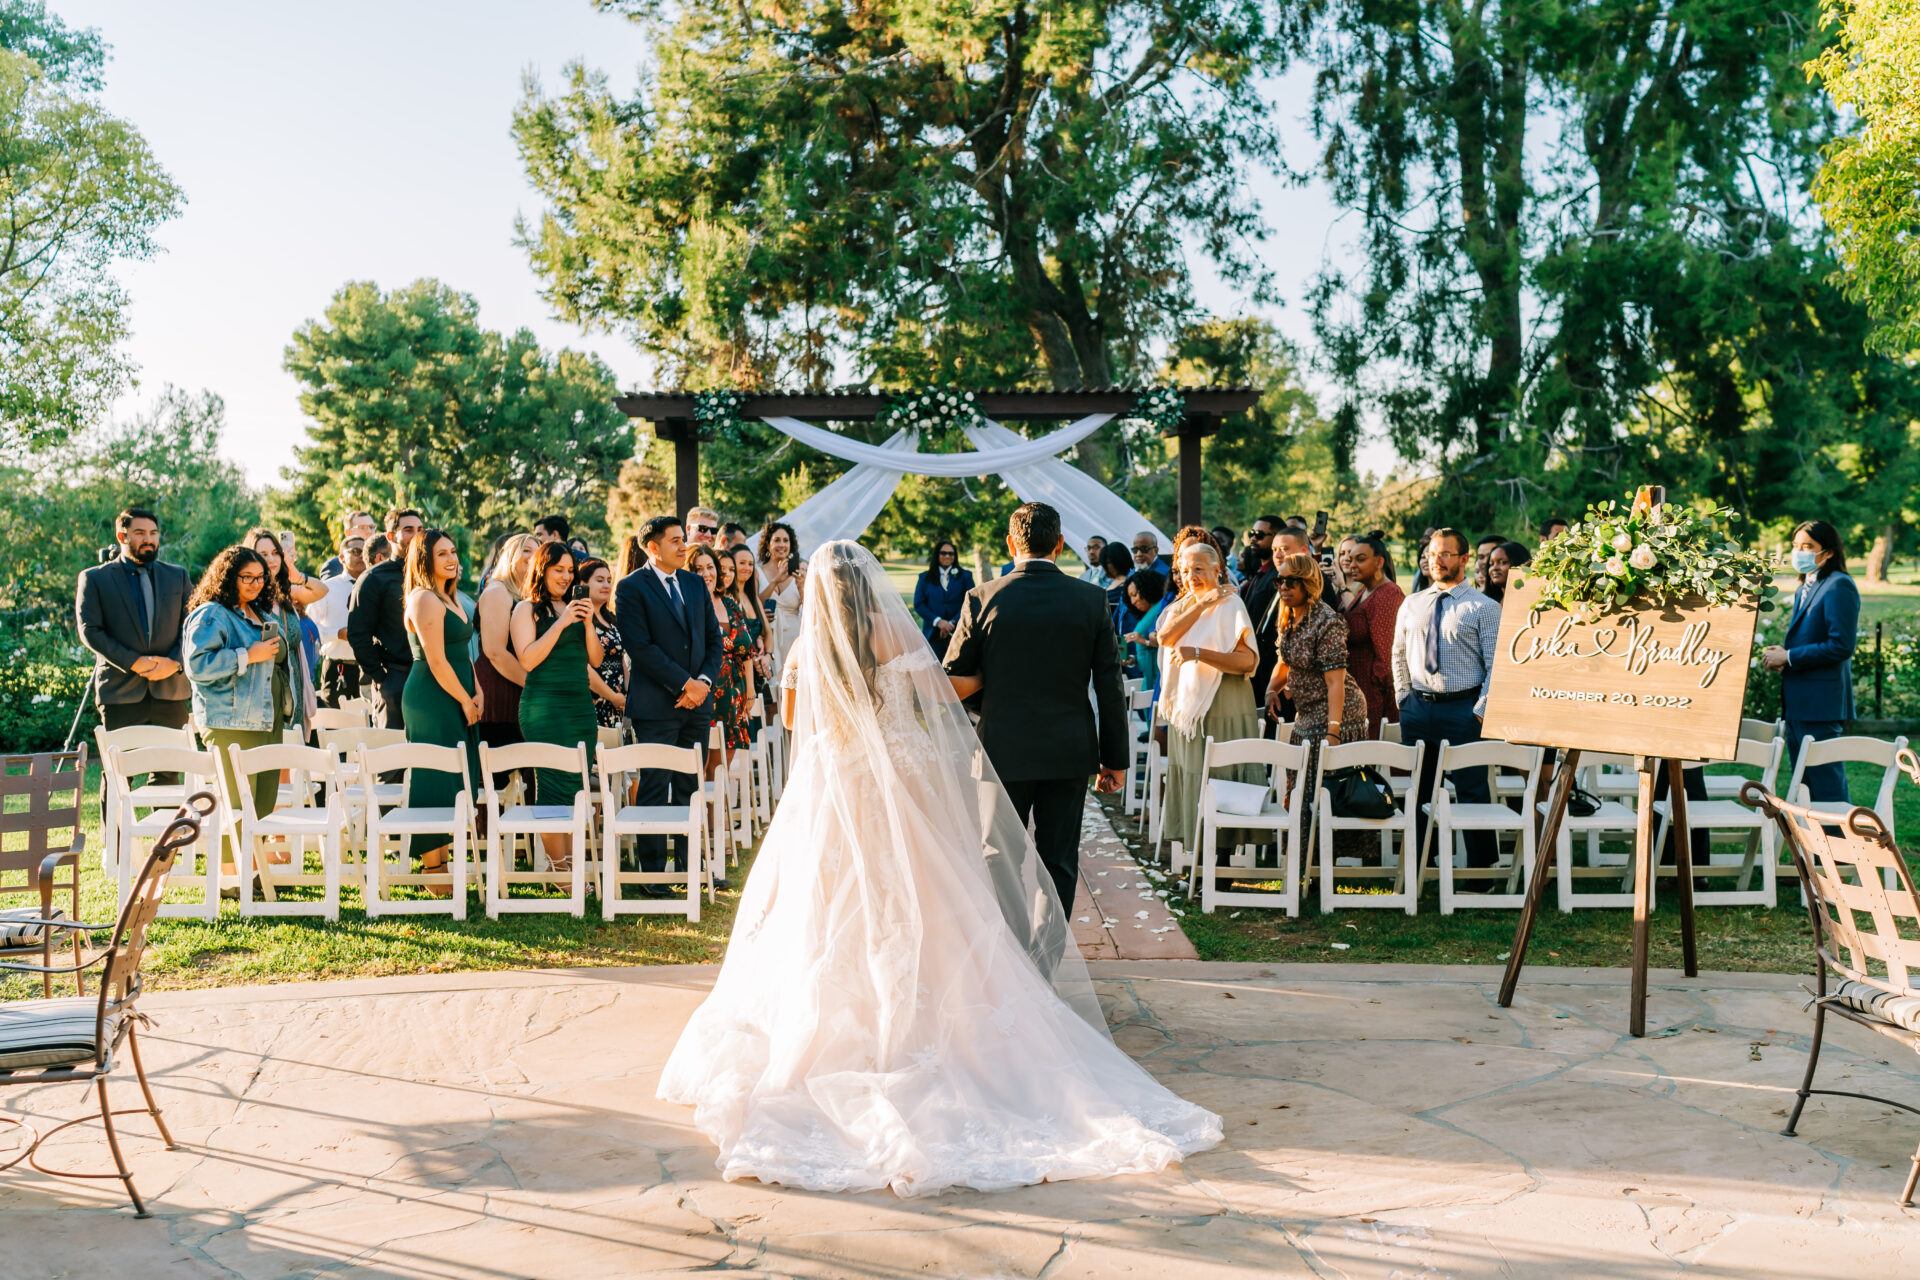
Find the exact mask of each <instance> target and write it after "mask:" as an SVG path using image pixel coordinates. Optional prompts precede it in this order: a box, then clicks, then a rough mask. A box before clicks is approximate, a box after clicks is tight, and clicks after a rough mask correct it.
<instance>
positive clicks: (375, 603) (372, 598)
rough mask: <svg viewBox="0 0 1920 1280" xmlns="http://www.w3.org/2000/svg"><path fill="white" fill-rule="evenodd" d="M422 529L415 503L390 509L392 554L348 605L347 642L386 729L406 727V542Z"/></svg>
mask: <svg viewBox="0 0 1920 1280" xmlns="http://www.w3.org/2000/svg"><path fill="white" fill-rule="evenodd" d="M420 529H421V521H420V513H419V512H418V511H415V510H414V509H413V508H412V507H405V508H402V509H401V510H398V511H390V512H388V513H387V534H386V537H387V543H388V546H389V547H390V548H391V554H392V557H393V558H392V559H390V560H386V561H383V562H382V563H380V564H376V565H374V566H373V568H371V569H369V570H367V571H366V572H365V573H363V574H361V575H360V580H359V581H358V582H356V583H354V584H353V596H352V603H351V604H349V605H348V606H347V644H348V646H349V647H350V648H351V649H352V650H353V656H354V658H355V659H356V660H357V661H358V662H359V663H360V679H361V682H362V687H364V688H366V689H368V690H369V691H371V692H372V694H373V709H374V711H375V713H376V714H378V716H379V718H380V727H381V728H383V729H404V728H406V727H407V717H406V712H405V711H404V710H402V708H401V706H400V695H401V691H402V690H404V689H405V688H406V687H407V672H408V671H409V670H411V669H412V667H413V647H412V646H411V645H409V644H408V643H407V588H406V573H407V567H406V559H407V544H408V543H409V542H411V541H412V540H413V537H414V535H415V534H417V533H419V532H420Z"/></svg>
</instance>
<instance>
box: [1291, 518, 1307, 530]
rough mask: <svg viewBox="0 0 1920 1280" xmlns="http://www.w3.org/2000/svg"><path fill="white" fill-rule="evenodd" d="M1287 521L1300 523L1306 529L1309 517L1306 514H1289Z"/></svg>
mask: <svg viewBox="0 0 1920 1280" xmlns="http://www.w3.org/2000/svg"><path fill="white" fill-rule="evenodd" d="M1287 523H1288V524H1297V525H1299V526H1300V527H1301V528H1302V529H1304V528H1306V527H1307V518H1306V517H1305V516H1288V517H1287Z"/></svg>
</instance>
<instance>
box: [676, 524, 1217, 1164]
mask: <svg viewBox="0 0 1920 1280" xmlns="http://www.w3.org/2000/svg"><path fill="white" fill-rule="evenodd" d="M807 580H808V585H807V596H808V599H807V609H806V613H805V614H804V621H803V623H802V627H801V634H800V637H799V639H798V641H797V642H796V643H795V645H794V647H793V653H792V655H791V657H790V658H789V659H788V661H787V665H786V668H785V670H784V672H783V674H782V679H781V687H782V715H783V717H784V718H786V719H787V720H788V723H789V724H790V725H791V726H792V728H793V734H794V755H793V774H792V776H791V778H789V780H788V783H787V789H786V792H785V794H784V795H783V796H782V798H781V802H780V809H779V811H778V813H776V814H775V816H774V819H773V823H772V825H771V826H770V827H768V829H767V834H766V836H765V838H764V840H763V842H762V844H761V846H760V853H759V855H758V857H757V858H756V859H755V862H754V866H753V873H752V875H751V876H750V877H749V878H748V880H747V884H746V888H745V890H744V891H743V893H742V894H741V899H740V909H739V914H738V916H737V918H736V921H735V924H734V929H733V937H732V938H731V940H730V941H729V942H728V944H727V958H726V962H725V964H723V965H722V966H721V970H720V975H719V978H718V979H717V980H716V982H715V983H714V988H713V993H712V994H711V995H710V996H708V997H707V1000H706V1002H705V1003H704V1004H702V1005H701V1006H700V1008H699V1009H697V1010H696V1011H695V1012H694V1015H693V1017H692V1019H691V1020H690V1021H689V1022H688V1024H687V1028H686V1030H685V1031H684V1032H683V1033H682V1034H681V1037H680V1041H679V1043H678V1044H677V1045H675V1046H674V1050H673V1054H672V1056H671V1057H670V1058H669V1059H668V1061H667V1066H666V1070H665V1071H664V1072H663V1073H662V1075H661V1079H660V1096H661V1097H662V1098H665V1099H668V1100H670V1101H674V1102H682V1103H687V1104H689V1105H691V1106H692V1107H693V1108H694V1114H693V1121H694V1124H695V1125H696V1126H697V1127H698V1128H699V1129H700V1130H701V1132H703V1133H705V1134H706V1135H707V1136H708V1137H709V1138H711V1139H712V1140H713V1142H714V1144H715V1145H716V1146H717V1147H718V1148H719V1159H718V1161H717V1164H718V1166H719V1169H720V1172H721V1175H722V1176H723V1177H725V1178H727V1179H729V1180H732V1179H736V1178H757V1179H759V1180H760V1181H762V1182H778V1183H782V1184H785V1185H787V1186H795V1187H805V1188H809V1189H811V1190H816V1191H864V1190H872V1189H876V1188H880V1187H891V1188H892V1189H893V1190H894V1191H895V1192H896V1193H897V1194H899V1195H903V1196H905V1195H920V1194H927V1193H931V1192H936V1191H940V1190H942V1189H944V1188H947V1187H957V1186H964V1187H973V1188H976V1189H980V1190H994V1189H997V1188H1001V1187H1012V1186H1020V1185H1024V1184H1027V1183H1035V1182H1046V1181H1054V1180H1058V1179H1063V1178H1099V1177H1107V1176H1110V1175H1113V1174H1121V1173H1150V1172H1154V1171H1157V1170H1160V1169H1164V1168H1165V1167H1167V1166H1168V1165H1169V1164H1172V1163H1174V1162H1176V1161H1178V1160H1179V1159H1180V1158H1181V1156H1182V1155H1184V1154H1186V1153H1188V1152H1192V1151H1198V1150H1201V1149H1204V1148H1206V1147H1210V1146H1213V1145H1214V1144H1215V1143H1217V1142H1219V1141H1220V1120H1219V1117H1218V1116H1215V1115H1213V1114H1212V1113H1211V1112H1209V1111H1207V1110H1205V1109H1204V1108H1201V1107H1198V1106H1195V1105H1194V1104H1193V1103H1190V1102H1186V1101H1184V1100H1182V1099H1181V1098H1179V1097H1177V1096H1175V1095H1174V1094H1173V1093H1171V1092H1169V1091H1168V1090H1167V1089H1166V1088H1165V1087H1164V1086H1162V1085H1161V1084H1159V1083H1158V1082H1157V1081H1155V1080H1154V1079H1153V1078H1152V1077H1151V1076H1149V1075H1148V1074H1147V1073H1146V1072H1145V1071H1144V1070H1142V1069H1141V1067H1140V1066H1139V1064H1137V1063H1135V1062H1134V1061H1133V1060H1132V1059H1131V1058H1129V1057H1127V1055H1126V1054H1125V1053H1123V1052H1122V1051H1121V1050H1120V1049H1119V1048H1118V1047H1116V1046H1115V1045H1114V1043H1113V1039H1112V1037H1111V1036H1110V1035H1109V1034H1108V1032H1107V1024H1106V1020H1105V1019H1104V1017H1102V1015H1101V1012H1100V1004H1099V1001H1098V1000H1097V999H1096V998H1095V997H1094V993H1093V987H1092V984H1091V982H1090V981H1089V980H1088V977H1087V969H1086V965H1085V963H1084V962H1083V961H1082V960H1081V958H1080V952H1079V949H1078V948H1077V947H1076V946H1075V945H1074V943H1073V937H1072V934H1071V932H1070V931H1069V929H1068V926H1067V920H1066V915H1065V912H1064V910H1063V908H1062V906H1061V903H1060V901H1059V898H1058V895H1057V893H1056V891H1055V889H1054V885H1053V877H1052V876H1051V875H1049V874H1048V873H1047V870H1046V868H1045V866H1044V865H1043V864H1042V863H1041V861H1040V858H1039V855H1038V854H1037V853H1036V852H1035V850H1034V847H1033V842H1032V840H1031V839H1030V838H1029V837H1028V835H1027V831H1026V828H1025V826H1024V824H1022V823H1021V821H1020V819H1019V817H1018V816H1017V815H1016V814H1015V812H1014V809H1013V804H1012V802H1011V801H1010V800H1008V798H1007V793H1006V789H1005V788H1004V787H1002V786H1001V785H1000V781H999V778H998V776H997V775H996V774H995V773H994V771H993V765H992V764H991V763H990V762H989V761H988V760H987V757H986V753H985V751H983V750H982V749H981V746H980V739H979V737H978V736H977V735H976V734H975V732H974V729H973V724H972V722H971V721H970V720H969V719H968V718H967V714H966V712H965V710H964V709H963V708H962V707H961V705H960V701H959V699H958V698H956V697H955V696H954V692H953V686H952V684H951V683H950V682H949V681H948V679H947V677H946V674H945V673H944V672H943V671H942V670H941V669H940V664H939V662H938V660H937V659H935V657H934V655H933V651H932V650H931V649H929V648H928V647H927V642H926V640H925V639H924V638H922V636H921V634H920V629H919V627H918V626H916V625H915V623H914V621H913V618H912V617H911V616H910V615H909V614H908V613H907V610H906V606H905V605H904V604H903V603H902V602H901V600H900V596H899V593H898V592H897V591H895V590H894V588H893V587H892V585H891V584H890V583H889V582H888V581H887V576H886V573H885V571H884V570H883V569H882V568H881V567H880V563H879V562H878V561H877V560H875V559H874V558H873V556H872V555H871V554H869V553H868V552H867V551H866V550H864V549H863V548H861V547H860V546H859V545H858V544H856V543H852V542H829V543H827V544H826V545H825V546H823V547H821V548H820V549H819V550H818V551H816V552H815V553H814V555H813V558H812V560H811V562H810V565H809V572H808V574H807ZM1241 683H1242V684H1245V683H1246V682H1245V680H1244V679H1242V681H1241Z"/></svg>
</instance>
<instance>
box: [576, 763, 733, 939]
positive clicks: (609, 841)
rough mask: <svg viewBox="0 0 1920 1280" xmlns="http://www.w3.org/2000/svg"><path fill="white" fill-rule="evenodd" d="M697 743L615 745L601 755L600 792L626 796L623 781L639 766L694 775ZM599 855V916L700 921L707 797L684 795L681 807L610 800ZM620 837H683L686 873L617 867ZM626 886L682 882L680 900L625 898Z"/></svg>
mask: <svg viewBox="0 0 1920 1280" xmlns="http://www.w3.org/2000/svg"><path fill="white" fill-rule="evenodd" d="M703 756H704V753H703V752H702V751H701V750H700V749H699V748H698V747H669V746H664V745H662V744H660V743H655V742H636V743H634V744H632V745H631V746H624V747H614V748H612V749H611V750H605V751H602V752H601V753H600V756H599V761H598V764H599V769H600V790H601V793H602V794H603V795H609V796H625V795H626V794H627V780H628V779H629V778H630V777H633V776H635V775H637V774H638V773H639V772H640V770H642V769H670V770H672V771H673V772H675V773H691V774H695V775H698V774H699V773H700V771H701V768H702V766H703V765H704V764H705V760H704V759H703ZM601 829H602V834H601V843H602V847H603V853H602V855H601V858H600V914H601V916H602V917H603V918H604V919H607V920H611V919H613V918H614V917H615V916H622V915H659V914H665V913H672V914H675V915H684V916H686V918H687V919H688V921H689V922H691V923H694V924H698V923H699V922H700V886H701V884H702V882H703V881H704V880H706V879H707V878H708V877H707V872H706V870H705V869H706V866H707V863H708V862H709V859H708V858H707V856H706V846H707V809H706V798H705V797H704V796H700V795H691V796H689V797H687V802H686V803H685V804H683V805H678V806H676V805H672V804H663V805H633V804H609V805H608V807H607V809H606V813H605V816H604V818H603V819H602V824H601ZM622 836H684V837H686V841H687V869H686V870H684V871H624V870H622V869H621V867H620V838H621V837H622ZM630 884H684V885H685V886H686V891H687V896H686V897H685V898H684V899H669V898H638V899H627V898H624V897H623V896H622V895H621V892H620V890H621V887H622V886H624V885H630Z"/></svg>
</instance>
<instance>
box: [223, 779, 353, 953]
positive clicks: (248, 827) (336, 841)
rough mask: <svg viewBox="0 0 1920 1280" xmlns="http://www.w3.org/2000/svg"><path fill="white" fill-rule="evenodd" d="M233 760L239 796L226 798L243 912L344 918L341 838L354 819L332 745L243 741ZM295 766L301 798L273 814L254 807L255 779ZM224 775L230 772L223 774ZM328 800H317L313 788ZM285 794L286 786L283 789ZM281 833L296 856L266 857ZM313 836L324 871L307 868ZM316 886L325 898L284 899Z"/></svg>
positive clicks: (298, 794)
mask: <svg viewBox="0 0 1920 1280" xmlns="http://www.w3.org/2000/svg"><path fill="white" fill-rule="evenodd" d="M227 751H228V753H229V755H230V756H231V758H232V760H233V775H234V778H233V781H234V786H235V788H236V789H237V790H238V792H239V794H237V795H232V794H229V795H228V796H227V797H226V807H227V811H228V813H229V814H230V815H231V820H232V826H233V828H234V830H235V833H236V836H237V838H236V840H235V842H234V843H235V845H236V846H237V847H238V849H239V857H238V864H239V881H240V914H241V915H243V916H254V915H280V916H321V917H324V918H325V919H327V920H338V919H339V918H340V842H341V839H342V833H343V831H344V830H345V828H346V825H347V814H346V807H345V805H344V804H343V803H342V801H341V799H340V773H341V771H340V762H339V760H338V758H337V757H335V756H334V754H333V753H332V752H331V751H326V750H323V749H321V748H319V747H299V746H288V745H286V744H278V745H274V746H267V747H254V748H252V749H251V750H249V749H247V748H244V747H241V746H239V745H238V744H234V745H230V746H229V747H228V748H227ZM283 770H285V771H290V772H292V774H293V775H294V776H295V778H296V779H300V780H302V781H301V782H300V783H297V784H296V793H295V795H294V800H295V803H293V804H283V805H281V806H280V807H278V808H276V809H274V810H273V812H271V813H258V812H256V811H255V810H254V807H253V778H254V775H256V774H262V773H270V774H272V775H274V776H275V777H276V778H277V777H278V776H279V775H280V773H281V772H282V771H283ZM221 776H222V778H223V779H224V777H225V774H224V772H223V773H222V775H221ZM316 785H317V786H318V787H319V789H320V790H321V792H322V793H323V794H324V797H325V798H324V799H321V800H319V802H318V803H315V801H316V796H315V793H314V790H313V788H314V786H316ZM282 791H283V793H284V791H285V788H284V787H283V788H282ZM271 839H278V840H283V841H285V843H286V847H287V849H288V851H289V853H290V855H291V859H290V861H288V862H287V863H285V864H276V863H274V862H273V861H272V859H270V858H263V857H261V856H259V855H260V842H261V841H264V840H271ZM308 841H312V842H313V845H314V849H315V851H316V852H317V854H318V856H319V858H320V866H319V869H318V870H317V871H315V870H309V869H308V867H307V842H308ZM256 876H257V877H259V880H260V890H261V897H260V899H259V900H256V899H255V898H254V896H253V881H254V878H255V877H256ZM296 887H301V888H317V889H319V890H320V898H319V900H318V901H312V900H295V899H286V898H282V897H281V896H280V894H281V893H282V892H283V891H284V890H287V889H290V888H296Z"/></svg>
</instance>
